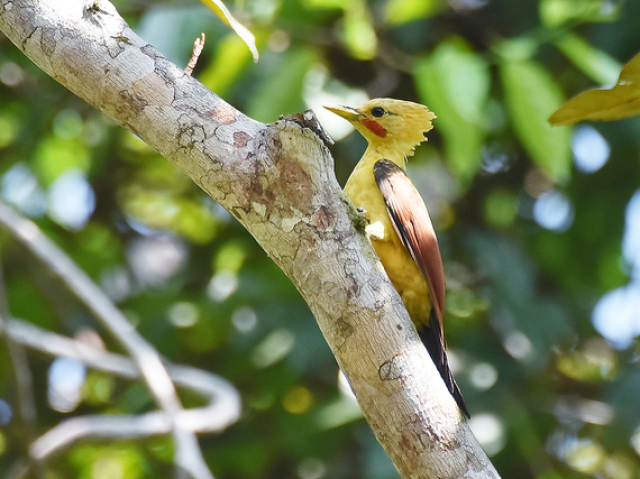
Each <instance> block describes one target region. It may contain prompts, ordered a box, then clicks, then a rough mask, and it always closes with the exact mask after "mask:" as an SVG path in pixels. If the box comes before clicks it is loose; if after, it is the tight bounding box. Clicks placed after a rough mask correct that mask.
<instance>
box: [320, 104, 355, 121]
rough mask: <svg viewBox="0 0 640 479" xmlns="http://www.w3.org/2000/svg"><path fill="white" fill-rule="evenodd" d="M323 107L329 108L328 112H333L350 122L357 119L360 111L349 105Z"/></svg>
mask: <svg viewBox="0 0 640 479" xmlns="http://www.w3.org/2000/svg"><path fill="white" fill-rule="evenodd" d="M324 108H325V109H327V110H329V111H330V112H333V113H335V114H336V115H338V116H341V117H342V118H344V119H345V120H347V121H350V122H351V123H353V122H355V121H357V119H358V117H359V116H360V112H359V111H358V110H356V109H355V108H352V107H350V106H343V105H337V106H325V107H324Z"/></svg>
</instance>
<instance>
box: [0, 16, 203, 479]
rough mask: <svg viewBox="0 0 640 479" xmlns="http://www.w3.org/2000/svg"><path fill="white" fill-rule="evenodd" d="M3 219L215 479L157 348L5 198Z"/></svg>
mask: <svg viewBox="0 0 640 479" xmlns="http://www.w3.org/2000/svg"><path fill="white" fill-rule="evenodd" d="M2 18H4V17H2ZM0 224H2V226H4V227H5V229H6V230H7V231H8V232H9V233H10V234H11V235H12V236H13V237H14V238H16V239H18V240H19V241H20V242H21V243H22V244H23V245H24V246H25V247H26V248H27V249H28V250H29V251H30V252H31V253H32V254H33V255H34V256H35V257H37V258H38V259H40V260H41V261H42V262H43V263H45V264H46V265H47V266H48V268H49V269H50V270H51V272H52V273H53V274H55V275H56V276H58V278H59V279H60V280H61V281H62V282H63V283H64V284H65V285H66V286H67V287H68V288H69V290H70V291H71V292H72V293H74V294H75V295H76V296H77V297H78V298H79V299H80V300H81V301H82V303H83V304H84V305H85V306H86V307H87V308H88V309H89V311H91V312H92V313H93V315H94V316H95V317H96V318H97V319H98V320H99V321H100V323H101V324H102V326H103V327H105V328H106V329H107V330H108V331H109V332H110V333H111V334H112V335H113V336H114V338H115V339H116V340H118V341H119V342H120V344H121V345H122V346H123V347H124V348H125V350H126V351H127V353H129V355H130V356H131V357H132V358H133V360H134V362H135V364H136V367H137V368H138V370H139V371H140V375H141V377H142V379H143V380H144V382H145V383H146V384H147V387H148V389H149V391H150V392H151V395H152V396H153V397H154V398H155V399H156V402H157V403H158V404H159V405H160V407H161V408H162V410H163V412H164V413H165V414H166V417H167V418H168V419H169V421H170V423H171V424H172V427H171V433H172V435H173V438H174V440H175V443H176V453H175V462H176V464H177V465H178V466H179V467H181V468H182V469H183V470H185V471H187V472H189V474H191V476H192V477H194V478H197V479H209V478H211V479H213V476H212V475H211V471H209V469H208V468H207V465H206V463H205V461H204V458H203V457H202V452H201V451H200V447H199V446H198V444H197V439H196V437H195V434H193V432H191V431H187V430H185V429H184V428H182V426H181V425H180V424H178V423H177V421H176V419H177V416H178V414H180V413H181V412H183V410H182V406H181V404H180V401H179V399H178V396H177V394H176V391H175V389H174V387H173V383H172V382H171V378H170V377H169V374H168V373H167V371H166V369H165V367H164V365H163V364H162V361H161V359H160V356H159V355H158V353H157V352H156V350H155V349H154V348H153V347H152V346H151V345H150V344H149V343H147V342H146V341H145V340H144V338H142V337H141V336H140V335H139V334H138V333H137V332H136V331H135V330H134V329H133V328H132V327H131V324H130V323H129V321H128V320H127V318H125V317H124V315H123V314H122V313H120V311H119V310H118V308H116V307H115V306H114V305H113V303H112V302H111V301H110V300H109V298H107V297H106V295H105V294H104V293H103V292H102V291H101V290H100V288H98V287H97V286H96V285H95V284H94V283H93V282H92V281H91V279H90V278H89V277H88V276H87V275H86V274H85V273H84V271H82V270H80V269H79V268H78V267H77V266H76V265H75V264H74V263H73V262H72V261H71V260H70V259H69V258H68V257H67V256H66V255H65V254H64V253H63V252H62V251H60V250H59V249H58V248H57V247H56V246H55V245H54V244H53V243H52V242H51V241H49V240H48V239H47V238H46V237H45V236H44V234H43V233H42V231H40V229H39V228H38V227H37V226H36V225H35V224H34V223H32V222H31V221H29V220H27V219H25V218H23V217H21V216H20V215H18V214H17V213H16V212H14V211H13V210H12V209H11V208H10V207H9V206H7V205H6V204H4V203H1V202H0ZM20 347H21V346H20Z"/></svg>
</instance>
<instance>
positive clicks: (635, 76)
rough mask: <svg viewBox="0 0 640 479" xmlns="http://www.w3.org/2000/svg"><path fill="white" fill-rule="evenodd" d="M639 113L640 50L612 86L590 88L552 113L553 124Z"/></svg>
mask: <svg viewBox="0 0 640 479" xmlns="http://www.w3.org/2000/svg"><path fill="white" fill-rule="evenodd" d="M638 114H640V54H637V55H636V56H635V57H633V59H632V60H631V61H630V62H629V63H627V64H626V65H625V66H624V67H623V68H622V71H621V72H620V77H619V78H618V83H616V85H615V86H614V87H613V88H611V89H609V90H587V91H585V92H582V93H580V94H579V95H577V96H575V97H573V98H571V99H570V100H569V101H567V102H566V103H565V104H564V105H562V106H561V107H560V108H559V109H558V110H557V111H556V112H555V113H554V114H553V115H551V117H550V118H549V122H550V123H551V124H553V125H570V124H573V123H577V122H579V121H584V120H604V121H611V120H620V119H622V118H629V117H630V116H634V115H638Z"/></svg>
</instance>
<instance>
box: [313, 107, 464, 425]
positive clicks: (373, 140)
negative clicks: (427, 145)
mask: <svg viewBox="0 0 640 479" xmlns="http://www.w3.org/2000/svg"><path fill="white" fill-rule="evenodd" d="M325 108H327V109H328V110H330V111H332V112H333V113H336V114H337V115H340V116H341V117H342V118H344V119H345V120H348V121H349V122H350V123H351V124H352V125H353V126H354V127H355V128H356V130H358V131H359V132H360V133H361V134H362V135H363V136H364V137H365V138H366V139H367V142H368V144H369V145H368V147H367V150H366V151H365V152H364V155H363V157H362V158H361V159H360V161H359V162H358V164H357V165H356V167H355V169H354V170H353V173H351V176H350V177H349V179H348V180H347V184H346V185H345V187H344V192H345V193H346V194H347V196H348V197H349V199H350V200H351V201H352V203H353V204H354V205H355V206H356V207H357V208H359V209H361V210H362V211H363V212H364V215H365V216H366V218H367V220H368V222H367V226H366V232H367V236H368V237H369V238H370V240H371V243H372V244H373V247H374V249H375V251H376V253H377V254H378V256H379V257H380V261H381V263H382V265H383V266H384V269H385V271H386V273H387V275H388V276H389V279H390V280H391V283H393V285H394V287H395V288H396V290H397V291H398V293H399V294H400V297H401V298H402V301H403V302H404V305H405V307H406V308H407V311H408V312H409V316H410V317H411V320H412V321H413V323H414V325H415V326H416V329H417V330H418V333H419V335H420V338H421V339H422V341H423V342H424V344H425V346H426V347H427V350H428V351H429V354H430V355H431V358H432V359H433V362H434V363H435V365H436V367H437V368H438V371H439V372H440V375H441V376H442V379H444V382H445V384H446V385H447V388H448V389H449V391H450V392H451V394H452V395H453V397H454V398H455V400H456V402H457V403H458V406H459V407H460V409H461V410H462V412H464V414H465V415H467V416H469V412H468V411H467V407H466V405H465V402H464V399H463V398H462V394H461V392H460V389H459V388H458V385H457V384H456V381H455V379H454V377H453V374H452V373H451V370H450V369H449V364H448V361H447V353H446V345H445V340H444V334H443V328H442V315H443V313H444V296H445V276H444V268H443V265H442V258H441V256H440V248H439V247H438V239H437V238H436V234H435V231H434V229H433V225H432V224H431V219H430V218H429V213H428V211H427V208H426V206H425V204H424V201H423V200H422V198H421V197H420V194H419V193H418V190H417V189H416V187H415V186H414V185H413V183H412V182H411V180H410V179H409V177H408V176H407V175H406V173H405V172H404V168H405V164H406V157H408V156H411V155H413V153H414V149H415V147H416V146H418V145H419V144H420V143H422V142H423V141H426V139H427V138H426V134H427V132H428V131H429V130H431V129H432V128H433V125H432V123H431V120H433V119H434V118H435V117H436V116H435V115H434V114H433V112H431V111H430V110H429V109H428V108H427V107H426V106H424V105H420V104H417V103H412V102H408V101H400V100H392V99H389V98H378V99H374V100H369V101H367V102H366V103H364V104H363V105H361V106H360V107H359V108H357V109H356V108H351V107H346V106H333V107H325Z"/></svg>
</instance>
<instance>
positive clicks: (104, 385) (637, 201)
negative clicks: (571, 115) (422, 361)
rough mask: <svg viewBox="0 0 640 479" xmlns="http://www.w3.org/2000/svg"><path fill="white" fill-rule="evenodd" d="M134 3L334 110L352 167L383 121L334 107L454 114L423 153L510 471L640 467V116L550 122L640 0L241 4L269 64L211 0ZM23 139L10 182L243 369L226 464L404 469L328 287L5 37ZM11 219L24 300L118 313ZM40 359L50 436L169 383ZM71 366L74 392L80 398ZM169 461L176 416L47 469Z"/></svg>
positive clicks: (622, 472) (229, 71) (230, 72)
mask: <svg viewBox="0 0 640 479" xmlns="http://www.w3.org/2000/svg"><path fill="white" fill-rule="evenodd" d="M114 3H115V4H116V6H117V7H118V9H119V10H120V12H121V14H122V15H123V16H124V17H125V18H126V19H127V21H128V22H129V23H130V24H131V26H132V27H133V28H134V29H135V30H136V31H137V32H138V33H139V34H140V35H141V36H142V37H143V38H145V39H146V40H147V41H148V42H149V43H151V44H152V45H154V46H155V47H156V48H158V49H159V50H160V51H161V52H162V53H164V54H165V55H166V56H168V57H169V58H170V59H171V60H173V61H175V62H176V63H177V64H179V65H182V66H184V65H186V64H187V62H188V60H189V57H190V55H191V49H192V44H193V40H194V39H195V38H196V37H198V36H199V35H200V32H202V31H204V32H205V33H206V35H207V44H206V46H205V50H204V53H203V55H202V57H201V59H200V62H199V64H198V66H197V68H196V70H195V72H194V76H196V77H197V78H198V79H199V80H201V81H202V82H203V83H204V84H205V85H207V86H208V87H209V88H210V89H211V90H212V91H214V92H216V93H217V94H219V95H220V96H221V97H223V98H224V99H225V100H227V101H229V102H230V103H232V104H233V105H234V106H236V107H237V108H239V109H240V110H242V111H244V112H246V113H247V114H249V115H250V116H252V117H254V118H256V119H258V120H261V121H264V122H271V121H275V120H276V119H277V118H278V116H279V115H280V114H283V113H292V112H297V111H302V110H304V109H307V108H313V109H314V110H315V111H316V113H317V114H318V116H319V118H320V120H321V122H322V123H323V125H324V126H325V127H326V128H327V129H328V130H329V131H330V133H331V134H332V135H333V136H334V137H335V138H336V139H338V140H339V141H338V142H337V144H336V146H335V147H334V148H333V153H334V157H335V158H336V174H337V176H338V179H339V180H340V181H341V182H342V183H343V182H344V181H345V180H346V177H347V176H348V174H349V172H350V170H351V168H353V166H354V165H355V163H356V161H357V160H358V158H359V157H360V156H361V155H362V153H363V150H364V147H365V144H364V140H363V139H362V138H360V137H359V136H358V135H357V134H354V135H348V133H349V130H348V129H346V127H347V125H346V122H342V120H340V119H339V118H337V117H332V116H330V115H329V114H326V115H325V112H323V111H322V109H321V105H323V104H336V103H341V104H349V105H352V106H358V105H359V104H360V103H361V102H362V101H364V100H366V99H367V98H368V97H376V96H389V97H395V98H401V99H406V100H414V101H419V102H422V103H425V104H427V105H428V106H429V107H430V108H431V109H432V110H433V111H434V112H435V113H436V114H437V115H438V118H437V119H436V120H435V122H434V125H435V129H434V131H432V132H431V133H430V136H429V142H428V143H427V145H426V146H423V147H421V148H419V150H418V152H417V154H416V156H415V158H413V159H412V160H411V162H410V164H409V174H410V175H411V176H412V178H413V179H414V181H415V183H416V184H417V185H418V186H419V188H420V190H421V192H422V194H423V196H424V198H425V200H426V202H427V204H428V206H429V208H430V210H431V212H432V218H433V219H434V222H435V224H436V229H437V230H438V234H439V238H440V242H441V249H442V252H443V256H444V261H445V269H446V271H447V274H448V298H447V311H446V316H445V320H446V322H445V323H446V324H445V331H446V336H447V339H448V344H449V348H450V356H451V362H452V364H453V368H454V371H455V375H456V378H457V380H458V383H459V384H460V386H461V388H462V390H463V392H464V395H465V398H466V401H467V404H468V406H469V409H470V412H471V415H472V419H471V425H472V427H473V429H474V432H475V433H476V435H477V437H478V439H479V440H480V441H481V442H482V444H483V446H484V448H485V449H486V451H487V453H488V454H490V456H491V458H492V461H493V462H494V464H495V465H496V467H497V469H498V471H499V472H500V473H501V475H502V477H505V478H507V477H517V478H521V479H527V478H540V479H556V478H584V477H598V478H605V479H631V478H638V477H640V404H639V397H640V368H639V364H638V352H639V343H638V341H637V339H636V336H637V335H639V334H640V275H639V274H638V273H639V272H640V161H639V160H640V156H639V155H640V122H639V121H638V119H637V118H632V119H629V120H623V121H617V122H612V123H585V124H580V125H578V126H576V127H573V128H570V127H553V128H552V127H550V126H549V125H548V123H547V121H546V120H547V118H548V117H549V115H550V114H551V113H553V111H554V110H556V109H557V108H558V107H559V106H560V105H561V103H562V102H563V101H564V100H565V99H566V98H568V97H569V96H572V95H574V94H576V93H578V92H579V91H581V90H584V89H585V88H592V87H594V86H600V85H611V84H613V83H615V81H616V79H617V76H618V74H619V72H620V68H621V66H622V64H623V63H625V62H626V61H628V60H629V59H630V58H631V57H632V56H633V55H634V54H635V53H636V52H637V51H638V50H640V29H638V20H639V19H640V2H637V1H636V0H618V1H616V0H519V1H517V2H516V1H512V0H448V1H445V0H239V1H238V2H236V3H235V4H231V3H227V5H228V6H229V7H230V8H231V9H232V10H233V12H234V13H235V14H236V16H237V17H238V18H239V19H240V20H241V21H242V22H243V23H244V24H245V25H247V26H248V27H249V28H250V29H251V31H252V32H253V33H254V34H255V35H256V38H257V43H258V48H259V49H260V53H261V58H260V61H259V62H258V63H257V64H254V63H253V62H252V58H251V55H250V52H249V51H248V49H247V48H246V46H245V45H244V44H243V43H242V42H241V41H240V40H239V39H238V38H237V37H236V36H235V35H234V34H233V32H231V31H230V30H229V29H228V28H227V27H226V26H225V25H223V24H222V23H221V22H220V21H219V20H218V19H217V18H216V17H215V16H214V15H213V14H212V13H211V12H209V11H208V10H207V9H206V8H205V7H204V6H203V5H201V4H199V3H198V2H197V1H195V0H165V1H149V0H134V1H124V0H118V1H116V2H114ZM0 158H1V161H0V175H1V177H0V196H1V197H2V199H3V200H4V201H6V202H8V203H10V204H12V205H13V206H14V207H15V208H16V209H17V210H18V211H20V212H21V213H22V214H24V215H26V216H28V217H30V218H32V219H34V220H35V221H36V222H37V223H38V224H39V226H40V227H41V228H43V229H44V231H45V232H46V234H47V235H48V236H49V237H50V238H52V239H53V240H54V241H55V242H56V243H57V244H58V245H60V247H62V248H63V249H64V250H65V251H66V252H67V253H68V254H69V255H70V257H71V258H73V260H74V261H75V262H76V263H77V264H79V265H80V266H81V267H82V268H83V269H84V270H85V271H86V272H87V273H88V274H89V275H90V276H91V277H92V278H93V279H94V280H95V281H96V282H97V283H98V284H99V285H101V287H102V288H103V289H104V290H105V291H106V292H107V293H108V294H109V296H110V297H111V298H112V299H113V300H114V301H115V302H116V304H117V305H118V306H119V307H120V308H121V309H122V310H123V311H124V312H125V314H126V315H127V316H128V317H129V318H130V320H131V321H132V323H133V324H135V326H136V328H137V329H138V330H139V331H140V332H141V333H142V334H143V335H144V336H145V337H146V338H147V339H148V340H149V341H151V342H152V343H153V344H154V345H155V347H156V348H157V349H158V350H159V351H160V352H161V354H163V355H164V356H165V357H167V358H168V359H170V360H171V361H174V362H179V363H185V364H190V365H193V366H197V367H200V368H203V369H206V370H209V371H212V372H215V373H217V374H220V375H222V376H223V377H225V378H227V379H229V380H230V381H231V382H232V383H233V384H234V385H235V386H236V387H237V388H238V389H239V391H240V392H241V395H242V398H243V415H242V418H241V420H240V421H239V422H238V423H237V424H235V425H233V426H232V427H230V428H229V429H228V430H227V431H226V432H224V433H223V434H219V435H203V436H201V445H202V448H203V451H204V454H205V457H206V458H207V461H208V463H209V465H210V467H211V469H212V471H213V472H214V474H215V475H216V477H220V478H226V479H233V478H283V477H291V478H300V479H322V478H336V479H340V478H369V479H386V478H396V477H398V476H397V473H395V471H394V469H393V466H392V465H391V464H390V462H389V460H388V459H387V458H386V456H385V454H384V452H383V451H382V449H381V448H380V447H379V446H378V444H377V442H376V441H375V438H374V437H373V436H372V433H371V432H370V430H369V428H368V426H367V424H366V423H365V422H364V420H363V419H362V418H361V416H360V414H359V412H358V409H357V407H356V406H355V404H354V402H353V399H352V398H350V397H349V394H348V387H345V386H344V385H343V384H341V383H340V381H339V380H338V368H337V366H336V364H335V361H334V359H333V357H332V355H331V353H330V351H329V349H328V347H327V346H326V344H325V343H324V340H323V338H322V336H321V334H320V332H319V330H318V328H317V326H316V324H315V321H314V319H313V317H312V315H311V314H310V312H309V310H308V309H307V307H306V305H305V304H304V302H303V301H302V300H301V298H300V296H299V294H298V293H297V291H296V290H295V288H294V287H293V286H292V285H291V283H290V282H289V281H288V280H287V278H286V277H285V276H284V275H283V274H282V273H281V272H280V270H279V269H278V268H277V267H275V266H274V264H273V263H272V262H271V261H270V260H269V259H268V258H267V257H266V255H265V254H264V253H263V251H262V250H261V249H260V248H259V247H258V246H257V245H256V244H255V242H254V241H253V239H252V238H251V237H250V236H249V235H248V234H247V233H246V231H245V230H243V229H242V228H241V227H240V226H239V225H238V224H237V223H236V222H235V221H234V220H233V219H232V218H231V216H230V215H229V214H228V213H226V212H225V211H224V210H223V209H222V208H220V207H219V206H218V205H216V204H215V203H213V202H212V201H211V200H210V199H209V198H208V197H207V196H206V195H205V194H203V193H202V192H201V191H200V190H199V189H198V188H197V187H196V186H195V185H194V184H192V183H191V182H190V181H189V180H188V179H187V178H186V177H184V176H183V175H182V174H181V173H180V172H178V171H176V170H175V168H174V167H173V166H172V165H171V164H169V163H168V162H167V161H165V160H164V159H163V158H162V157H160V156H159V155H158V154H157V153H155V152H154V151H152V150H151V149H150V148H149V147H147V146H146V145H145V144H144V143H143V142H141V141H140V140H139V139H138V138H136V137H135V136H134V135H132V134H131V133H129V132H127V131H124V130H122V129H121V128H119V127H117V126H116V125H115V124H114V123H113V122H111V121H110V120H108V119H107V118H105V117H104V116H103V115H102V114H100V113H99V112H97V111H95V110H93V109H92V108H91V107H89V106H87V105H86V104H85V103H83V102H82V101H81V100H79V99H78V98H76V97H74V96H73V95H72V94H71V93H69V92H68V91H66V90H65V89H64V88H63V87H62V86H60V85H58V84H57V83H55V82H54V81H53V80H52V79H51V78H49V77H47V76H46V75H45V74H44V73H42V72H41V71H39V70H38V68H36V67H35V66H34V65H33V64H31V63H30V61H29V60H27V59H26V58H25V57H24V56H23V55H22V54H21V53H20V52H19V51H18V49H17V48H15V47H14V46H13V45H12V44H10V42H9V41H7V40H6V39H5V38H4V37H2V38H0ZM0 238H2V241H1V242H0V246H1V250H2V259H3V267H4V275H5V282H6V288H7V291H8V301H9V307H10V310H11V313H12V315H13V316H15V317H18V318H22V319H26V320H28V321H30V322H32V323H34V324H36V325H38V326H40V327H43V328H46V329H50V330H53V331H57V332H59V333H61V334H65V335H69V336H76V335H78V334H81V333H82V332H83V331H86V330H87V329H95V328H96V324H95V322H94V321H93V319H92V318H91V317H90V316H89V315H88V314H87V313H86V311H85V310H84V309H83V308H81V307H79V306H78V305H77V304H76V303H75V302H74V301H73V300H71V299H70V297H69V296H68V295H67V294H65V293H64V291H61V289H60V287H59V285H57V284H56V283H55V281H52V280H51V279H50V278H49V276H50V275H48V274H46V273H45V274H42V271H43V270H42V266H41V265H40V264H38V263H36V262H35V261H34V260H32V259H31V258H30V257H29V256H28V255H27V254H25V252H24V250H22V249H21V248H19V247H18V246H16V245H15V244H14V243H13V242H12V241H10V240H9V238H8V237H7V236H6V235H5V234H1V236H0ZM105 341H107V345H108V346H110V347H113V345H111V344H110V343H109V341H108V340H107V339H105ZM29 360H30V364H31V367H32V369H33V371H34V379H35V384H34V389H35V391H36V394H37V395H38V422H37V424H38V431H37V432H38V434H41V433H43V432H44V431H46V430H47V429H48V428H50V427H52V426H53V425H55V424H56V423H57V422H59V421H61V420H62V419H64V418H65V417H66V416H68V415H73V414H80V413H109V414H118V413H135V412H139V411H145V410H148V409H149V408H151V407H152V405H153V403H152V400H151V398H150V396H149V395H148V393H146V392H145V390H144V389H143V388H142V387H141V386H140V385H138V384H134V383H131V382H127V381H124V380H116V379H113V378H110V377H109V376H106V375H105V374H103V373H96V372H94V371H91V370H85V369H84V368H82V367H80V368H78V367H77V365H76V367H75V369H74V370H73V371H71V372H69V371H68V370H63V374H61V373H60V365H59V364H58V365H57V366H56V361H52V360H51V358H47V357H45V356H43V355H39V354H37V353H31V354H30V355H29ZM56 368H57V369H56ZM0 371H3V372H2V374H0V477H4V473H6V471H7V468H8V466H9V464H11V463H12V461H13V460H14V459H15V458H16V457H18V456H19V455H20V454H21V452H22V450H23V448H24V447H25V446H24V442H23V441H22V440H21V438H22V439H23V438H24V430H23V425H22V424H21V421H20V420H19V419H18V417H17V414H16V406H17V405H16V401H17V399H16V397H17V396H16V385H15V378H14V377H13V375H12V373H11V371H12V366H11V363H10V361H9V359H8V355H7V352H6V348H5V347H4V345H3V347H0ZM74 371H75V372H74ZM60 377H63V378H66V379H67V381H66V382H65V381H64V380H62V379H60ZM69 378H72V379H69ZM69 382H71V383H72V384H71V386H69V384H67V383H69ZM62 383H64V384H62ZM63 386H64V387H70V388H71V390H73V391H75V393H74V394H75V396H74V395H72V397H73V400H72V401H71V402H69V401H67V402H66V403H63V404H59V403H56V401H55V397H56V396H55V394H53V393H54V392H55V390H56V388H62V387H63ZM74 388H75V389H74ZM183 399H184V401H185V403H186V404H189V401H190V399H189V398H188V397H186V398H184V397H183ZM170 457H171V441H170V439H168V438H156V439H153V440H148V441H137V442H132V441H109V442H104V443H101V442H95V441H93V442H90V443H83V444H79V445H76V446H74V447H73V448H71V449H70V450H69V451H66V452H65V453H63V454H61V455H60V456H58V458H57V459H56V460H55V461H54V462H52V463H51V464H50V466H49V473H48V475H47V476H46V477H51V478H67V477H82V478H95V479H102V478H107V477H109V478H119V477H123V478H134V479H135V478H146V477H163V476H164V477H166V476H168V475H169V474H170V471H171V465H170Z"/></svg>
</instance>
